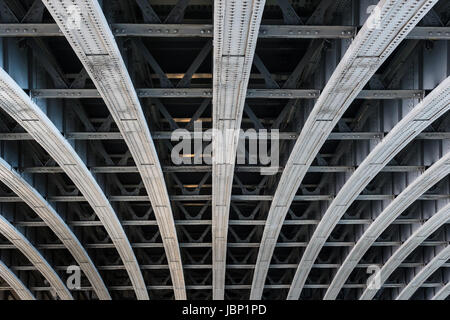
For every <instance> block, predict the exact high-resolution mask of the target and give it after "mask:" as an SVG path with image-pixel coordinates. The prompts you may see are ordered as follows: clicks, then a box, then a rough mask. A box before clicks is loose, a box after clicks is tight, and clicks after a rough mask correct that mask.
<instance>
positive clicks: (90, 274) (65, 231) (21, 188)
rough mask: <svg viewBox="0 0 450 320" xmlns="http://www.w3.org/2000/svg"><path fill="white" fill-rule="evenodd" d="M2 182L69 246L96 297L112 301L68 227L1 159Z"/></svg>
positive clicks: (36, 192)
mask: <svg viewBox="0 0 450 320" xmlns="http://www.w3.org/2000/svg"><path fill="white" fill-rule="evenodd" d="M0 179H1V181H2V182H3V183H4V184H5V185H7V186H8V187H9V188H10V189H11V190H12V191H13V192H14V193H15V194H17V195H18V196H19V197H20V198H21V199H22V200H23V201H24V202H25V203H26V204H27V205H28V206H29V207H30V208H31V209H32V210H33V211H34V212H35V213H36V214H37V215H38V216H39V217H40V218H41V219H42V220H43V221H44V222H45V224H46V225H47V226H48V227H50V229H52V231H53V232H54V233H55V234H56V236H57V237H58V238H59V239H60V240H61V242H62V243H63V244H64V246H65V247H67V249H68V250H69V251H70V253H71V254H72V255H73V257H74V258H75V260H76V261H77V263H78V264H79V266H80V268H81V269H82V270H83V273H84V274H85V275H86V277H87V278H88V280H89V282H90V283H91V284H92V287H93V288H94V290H95V293H96V294H97V297H98V298H99V299H101V300H110V299H111V296H110V295H109V293H108V289H107V288H106V286H105V283H104V282H103V280H102V278H101V276H100V274H99V273H98V271H97V268H96V267H95V265H94V263H93V262H92V260H91V258H90V257H89V255H88V253H87V252H86V250H85V249H84V248H83V246H82V245H81V243H80V241H79V240H78V238H77V237H76V236H75V234H74V233H73V232H72V230H71V229H70V228H69V226H68V225H67V224H66V223H65V222H64V220H63V219H62V218H61V217H60V216H59V214H58V213H57V212H56V211H55V209H53V207H52V206H51V205H50V204H49V203H48V202H47V201H46V200H45V199H44V198H43V197H42V196H41V194H40V193H39V192H38V191H37V190H36V189H34V188H33V187H32V186H31V185H30V184H29V183H28V182H26V181H25V180H24V179H23V178H22V177H21V176H20V174H18V173H17V172H16V171H15V170H14V169H13V168H12V167H11V166H10V165H9V164H8V163H7V162H6V161H5V160H4V159H2V158H0Z"/></svg>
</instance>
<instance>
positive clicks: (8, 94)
mask: <svg viewBox="0 0 450 320" xmlns="http://www.w3.org/2000/svg"><path fill="white" fill-rule="evenodd" d="M0 107H1V108H2V109H3V110H4V111H5V112H7V113H8V114H9V115H10V116H11V117H12V118H13V119H15V120H16V121H17V122H18V123H19V124H20V125H21V126H22V127H23V128H24V129H25V130H26V131H27V132H28V133H29V134H30V135H31V136H32V137H33V138H34V139H35V140H36V142H37V143H39V144H40V145H41V146H42V147H43V148H44V150H46V151H47V152H48V153H49V155H50V156H51V157H52V158H53V159H54V160H55V161H56V162H57V163H58V165H59V166H60V167H61V168H62V169H63V170H64V172H65V173H66V174H67V175H68V177H69V178H70V179H71V180H72V181H73V183H74V184H75V186H76V187H77V188H78V190H80V192H81V193H82V194H83V195H84V197H85V198H86V200H87V201H88V203H89V204H90V205H91V207H92V209H93V210H94V212H95V213H96V214H97V216H98V217H99V219H100V221H101V222H102V224H103V226H104V227H105V229H106V231H107V232H108V235H109V236H110V238H111V240H112V241H113V243H114V245H115V247H116V249H117V251H118V253H119V255H120V257H121V259H122V261H123V263H124V265H125V268H126V270H127V272H128V275H129V277H130V278H131V283H132V285H133V288H134V290H135V292H136V296H137V297H138V299H148V292H147V289H146V287H145V283H144V279H143V276H142V273H141V270H140V269H139V265H138V263H137V260H136V256H135V255H134V252H133V249H132V248H131V245H130V242H129V241H128V238H127V236H126V234H125V231H124V230H123V228H122V225H121V224H120V221H119V219H118V218H117V216H116V214H115V212H114V210H113V208H112V207H111V204H110V203H109V201H108V199H107V198H106V196H105V194H104V193H103V190H102V189H101V188H100V186H99V185H98V183H97V181H96V180H95V179H94V177H93V176H92V174H91V173H90V172H89V170H88V168H87V167H86V165H85V164H84V162H83V161H82V160H81V158H80V157H79V156H78V154H77V153H76V151H75V150H74V149H73V147H72V146H71V145H70V144H69V142H68V141H67V140H66V139H65V138H64V137H63V136H62V134H61V133H60V132H59V130H58V129H57V128H56V127H55V125H54V124H53V123H52V122H51V121H50V119H49V118H48V117H47V115H46V114H45V113H44V112H43V111H42V110H41V109H40V108H39V107H38V106H37V105H36V104H35V103H34V102H33V101H31V99H30V97H28V96H27V95H26V93H25V92H24V91H23V90H22V89H21V88H20V87H19V85H18V84H17V83H16V82H15V81H14V80H13V79H12V78H11V77H10V76H9V75H8V74H7V73H6V72H5V70H3V69H1V68H0Z"/></svg>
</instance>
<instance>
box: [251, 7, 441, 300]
mask: <svg viewBox="0 0 450 320" xmlns="http://www.w3.org/2000/svg"><path fill="white" fill-rule="evenodd" d="M436 2H437V1H436V0H421V1H414V2H410V1H409V2H408V1H404V0H381V1H380V2H379V3H378V5H377V7H376V9H375V10H374V13H373V14H372V15H371V16H370V17H369V19H368V21H366V23H365V24H364V26H363V27H362V29H361V30H360V31H359V32H358V34H357V36H356V38H355V39H354V41H353V42H352V44H351V45H350V47H349V48H348V50H347V52H346V53H345V55H344V57H343V58H342V60H341V61H340V62H339V64H338V66H337V67H336V70H335V71H334V72H333V74H332V75H331V77H330V79H329V80H328V83H327V84H326V86H325V88H324V90H323V92H322V94H321V95H320V96H319V98H318V100H317V102H316V104H315V106H314V108H313V110H312V111H311V113H310V115H309V117H308V119H307V120H306V122H305V125H304V126H303V129H302V131H301V133H300V136H299V137H298V139H297V141H296V143H295V145H294V148H293V150H292V152H291V155H290V156H289V159H288V162H287V163H286V166H285V168H284V170H283V173H282V175H281V178H280V182H279V183H278V187H277V189H276V191H275V195H274V198H273V201H272V204H271V206H270V210H269V214H268V217H267V220H266V226H265V229H264V233H263V238H262V240H261V247H260V249H259V252H258V258H257V263H256V268H255V272H254V275H253V282H252V289H251V293H250V299H260V298H261V296H262V292H263V288H264V282H265V279H266V275H267V271H268V269H269V265H270V260H271V257H272V254H273V251H274V249H275V245H276V242H277V239H278V236H279V234H280V231H281V227H282V225H283V221H284V219H285V217H286V214H287V212H288V210H289V207H290V205H291V203H292V200H293V199H294V196H295V194H296V192H297V190H298V188H299V186H300V184H301V182H302V180H303V178H304V176H305V174H306V172H307V171H308V168H309V167H310V165H311V163H312V162H313V160H314V158H315V156H316V155H317V153H318V152H319V151H320V148H321V147H322V145H323V144H324V142H325V141H326V139H327V137H328V136H329V134H330V133H331V131H332V130H333V128H334V127H335V125H336V124H337V122H338V121H339V119H340V118H341V116H342V115H343V114H344V112H345V110H346V109H347V108H348V107H349V106H350V104H351V103H352V101H353V100H354V99H355V98H356V96H357V95H358V93H359V92H360V91H361V90H362V88H363V87H364V86H365V85H366V83H367V82H368V81H369V80H370V78H371V77H372V75H373V74H374V73H375V71H376V70H377V69H378V68H379V67H380V66H381V65H382V63H383V62H384V61H385V60H386V58H387V57H388V56H389V55H390V54H391V53H392V52H393V50H394V49H395V48H396V47H397V46H398V45H399V43H400V42H401V41H402V40H403V39H404V38H405V37H406V35H407V34H408V33H409V32H410V31H411V30H412V28H413V27H414V26H415V25H416V24H417V23H418V22H419V21H420V19H421V18H422V17H423V16H425V14H426V13H427V12H428V10H430V9H431V7H432V6H433V5H434V4H435V3H436ZM323 220H324V219H322V222H323ZM323 223H324V222H323ZM330 232H331V231H330ZM323 241H325V239H323ZM320 247H321V244H320V243H314V242H313V241H310V243H309V246H308V248H309V249H307V251H306V252H305V254H303V257H302V261H304V262H303V263H301V267H302V268H305V267H306V266H305V263H306V261H308V264H312V263H313V261H310V260H311V259H312V260H314V259H315V257H314V255H313V254H312V253H313V252H314V251H316V249H318V248H320ZM302 272H303V273H304V272H306V273H309V268H307V267H306V268H305V269H304V270H303V271H302ZM298 275H299V274H297V277H296V279H295V281H294V282H293V286H291V290H290V293H289V295H288V298H289V299H295V298H296V297H298V296H299V295H300V291H301V288H302V287H303V283H302V282H303V281H304V280H305V279H303V278H301V279H300V278H298ZM304 278H306V276H304Z"/></svg>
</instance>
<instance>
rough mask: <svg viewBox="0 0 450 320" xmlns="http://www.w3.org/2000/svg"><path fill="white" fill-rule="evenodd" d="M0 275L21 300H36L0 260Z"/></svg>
mask: <svg viewBox="0 0 450 320" xmlns="http://www.w3.org/2000/svg"><path fill="white" fill-rule="evenodd" d="M0 277H1V278H2V279H3V280H4V281H5V282H6V283H7V284H8V285H9V286H10V287H11V288H12V290H14V292H15V293H16V294H17V296H18V297H19V298H20V299H21V300H36V298H35V297H34V295H33V294H32V293H31V292H30V290H28V288H27V287H26V286H25V285H24V284H23V282H22V281H21V280H20V279H19V278H18V277H17V276H16V274H15V273H14V272H13V271H12V270H11V269H9V268H8V267H7V266H6V265H5V264H4V263H3V262H2V261H0Z"/></svg>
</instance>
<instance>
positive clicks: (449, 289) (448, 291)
mask: <svg viewBox="0 0 450 320" xmlns="http://www.w3.org/2000/svg"><path fill="white" fill-rule="evenodd" d="M449 295H450V282H448V283H447V284H446V285H445V286H443V287H442V288H441V290H439V291H438V292H436V294H435V295H434V296H433V297H432V298H431V300H445V299H447V297H448V296H449Z"/></svg>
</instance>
